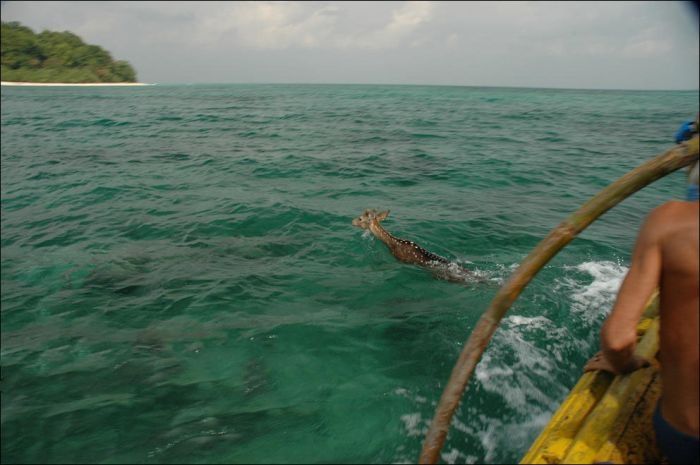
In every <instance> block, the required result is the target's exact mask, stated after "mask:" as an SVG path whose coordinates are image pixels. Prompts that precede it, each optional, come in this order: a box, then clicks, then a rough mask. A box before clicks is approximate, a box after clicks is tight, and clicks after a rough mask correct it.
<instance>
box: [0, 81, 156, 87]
mask: <svg viewBox="0 0 700 465" xmlns="http://www.w3.org/2000/svg"><path fill="white" fill-rule="evenodd" d="M0 85H3V86H71V87H113V86H152V85H153V84H146V83H145V82H86V83H77V82H76V83H70V82H13V81H0Z"/></svg>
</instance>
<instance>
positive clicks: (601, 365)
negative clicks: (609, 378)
mask: <svg viewBox="0 0 700 465" xmlns="http://www.w3.org/2000/svg"><path fill="white" fill-rule="evenodd" d="M648 366H651V362H650V361H649V360H647V359H645V358H643V357H639V356H637V355H633V356H632V358H631V359H630V360H629V362H628V363H627V365H626V366H625V369H624V370H623V371H618V370H616V369H615V367H613V366H612V364H611V363H610V362H609V361H608V359H607V358H605V354H603V352H602V351H600V352H598V353H597V354H595V355H594V356H593V358H591V359H590V360H589V361H588V362H586V365H585V366H584V367H583V371H584V372H586V371H594V370H602V371H607V372H608V373H612V374H614V375H624V374H627V373H631V372H633V371H635V370H639V369H640V368H646V367H648Z"/></svg>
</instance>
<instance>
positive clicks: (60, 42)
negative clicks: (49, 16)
mask: <svg viewBox="0 0 700 465" xmlns="http://www.w3.org/2000/svg"><path fill="white" fill-rule="evenodd" d="M1 42H2V46H1V48H2V69H1V71H2V80H3V81H24V82H72V83H79V82H135V81H136V72H135V71H134V69H133V68H132V67H131V65H130V64H129V63H127V62H126V61H114V60H113V59H112V56H111V55H110V54H109V52H107V51H105V50H104V49H102V48H101V47H99V46H97V45H88V44H86V43H84V42H83V41H82V39H81V38H80V37H78V36H77V35H75V34H73V33H71V32H67V31H66V32H52V31H44V32H42V33H40V34H35V33H34V32H33V31H32V30H31V29H29V28H28V27H25V26H22V25H21V24H20V23H18V22H9V23H6V22H3V23H2V40H1Z"/></svg>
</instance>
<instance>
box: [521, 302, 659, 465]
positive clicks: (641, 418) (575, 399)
mask: <svg viewBox="0 0 700 465" xmlns="http://www.w3.org/2000/svg"><path fill="white" fill-rule="evenodd" d="M637 336H638V344H637V348H636V352H635V353H636V354H637V355H639V356H642V357H644V358H646V359H648V360H653V362H652V366H650V367H647V368H643V369H640V370H637V371H634V372H632V373H630V374H627V375H617V376H613V375H612V374H611V373H607V372H603V371H592V372H588V373H584V374H583V375H582V376H581V377H580V379H579V381H578V382H577V383H576V385H575V386H574V387H573V388H572V389H571V391H570V393H569V395H568V396H567V397H566V398H565V399H564V401H563V402H562V403H561V405H560V407H559V409H558V410H557V411H556V412H555V413H554V414H553V416H552V418H551V419H550V421H549V423H548V424H547V425H546V426H545V428H544V429H543V430H542V432H541V433H540V435H539V436H538V437H537V439H535V441H534V442H533V443H532V445H531V447H530V449H529V450H528V451H527V452H526V453H525V455H524V456H523V458H522V460H521V462H520V463H523V464H531V463H546V464H557V463H581V464H589V463H638V464H646V463H664V462H666V461H665V459H664V458H663V456H662V454H661V452H660V451H659V450H658V448H657V446H656V440H655V435H654V428H653V426H652V416H653V413H654V409H655V407H656V402H657V400H658V399H659V395H660V394H661V377H660V373H659V369H658V367H659V365H658V361H656V355H657V354H658V351H659V304H658V292H657V293H655V295H654V296H652V298H651V299H650V301H649V302H648V304H647V306H646V308H645V311H644V314H643V316H642V318H641V320H640V322H639V324H638V326H637Z"/></svg>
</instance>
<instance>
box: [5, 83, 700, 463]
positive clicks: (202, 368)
mask: <svg viewBox="0 0 700 465" xmlns="http://www.w3.org/2000/svg"><path fill="white" fill-rule="evenodd" d="M1 104H2V138H1V140H2V151H1V153H2V158H1V173H2V174H1V181H2V182H1V204H0V205H1V213H2V221H1V246H2V250H1V251H2V273H1V285H2V300H1V309H2V312H1V323H2V333H1V335H2V343H1V370H2V371H1V381H0V388H1V391H2V400H1V402H2V418H1V425H0V426H1V431H2V433H1V434H2V445H1V452H2V462H3V463H164V464H165V463H168V464H170V463H415V462H416V461H417V459H418V456H419V453H420V450H421V446H422V442H423V439H424V436H425V433H426V432H427V429H428V426H429V424H430V421H431V418H432V416H433V414H434V412H435V408H436V405H437V401H438V399H439V397H440V395H441V393H442V390H443V388H444V387H445V385H446V382H447V380H448V378H449V375H450V372H451V370H452V367H453V366H454V363H455V362H456V360H457V357H458V355H459V353H460V352H461V350H462V347H463V345H464V343H465V341H466V339H467V338H468V336H469V334H470V332H471V330H472V329H473V327H474V325H475V323H476V322H477V320H478V318H479V316H480V315H481V314H482V312H483V311H484V310H485V309H486V308H487V307H488V305H489V303H490V302H491V300H492V298H493V297H494V295H495V294H496V293H497V292H498V289H499V287H500V286H501V285H502V284H503V283H504V281H505V280H506V279H507V278H508V276H509V275H510V274H511V273H512V272H513V271H514V270H515V268H516V267H517V266H518V264H519V263H520V262H521V261H522V260H523V258H525V257H526V256H527V255H528V253H529V252H530V251H531V250H532V249H533V248H534V247H535V246H536V245H537V244H538V243H539V241H540V240H542V238H544V237H545V236H546V234H547V233H548V232H549V231H550V230H551V229H552V228H554V227H555V226H556V225H557V224H559V223H560V222H561V221H562V220H563V219H565V218H566V217H567V216H568V215H569V214H571V213H573V212H574V211H575V210H576V209H578V208H579V207H580V206H581V205H582V204H583V203H584V202H586V201H587V200H588V199H590V198H591V197H592V196H594V195H595V194H596V193H597V192H599V191H600V190H601V189H603V188H605V187H606V186H607V185H609V184H610V183H612V182H614V181H615V180H617V179H618V178H619V177H621V176H622V175H624V174H625V173H627V172H628V171H630V170H632V169H634V168H635V167H637V166H639V165H640V164H642V163H644V162H645V161H647V160H649V159H651V158H653V157H655V156H656V155H658V154H660V153H662V152H664V151H665V150H667V149H669V148H671V147H672V146H673V145H674V141H673V136H674V133H675V132H676V130H677V128H678V127H679V126H680V124H681V123H682V122H683V121H685V120H688V119H693V118H694V117H695V115H696V114H697V113H698V92H697V91H615V90H564V89H526V88H489V87H458V86H450V87H441V86H408V85H406V86H399V85H301V84H295V85H291V84H290V85H277V84H274V85H273V84H267V85H263V84H260V85H252V84H251V85H153V86H144V87H123V88H122V87H100V88H98V87H85V88H80V87H3V88H2V98H1ZM685 181H686V179H685V174H684V173H683V172H682V171H677V172H675V173H672V174H670V175H668V176H667V177H665V178H663V179H661V180H659V181H657V182H656V183H654V184H652V185H650V186H648V187H647V188H645V189H643V190H641V191H639V192H638V193H636V194H634V195H633V196H631V197H629V198H628V199H626V200H624V201H623V202H622V203H620V204H619V205H618V206H617V207H615V208H614V209H612V210H611V211H609V212H608V213H606V214H605V215H603V216H602V217H601V218H600V219H599V220H598V221H597V222H595V223H593V224H592V225H591V226H590V227H588V229H586V230H585V231H583V232H582V233H581V234H580V235H579V236H578V237H577V238H576V239H575V240H574V241H573V242H572V243H570V244H569V246H567V247H566V248H565V249H564V250H562V251H561V252H560V253H559V254H558V255H557V256H556V257H554V258H553V259H552V260H551V261H550V262H549V263H548V264H547V265H546V266H545V268H544V269H543V270H542V271H541V272H540V273H539V274H538V275H537V276H536V277H535V279H534V280H533V281H532V283H531V284H530V285H529V286H528V287H527V288H526V289H525V291H524V292H523V293H522V294H521V296H520V297H519V298H518V300H516V302H515V303H514V305H513V306H512V308H511V309H510V310H509V312H508V313H507V314H506V317H505V318H504V320H503V321H502V322H501V324H500V327H499V329H498V330H497V332H496V333H495V336H494V338H493V340H492V341H491V343H490V345H489V346H488V348H487V350H486V352H485V354H484V356H483V358H482V359H481V362H480V363H479V365H478V366H477V368H476V371H475V373H474V376H473V378H472V380H471V381H470V383H469V385H468V387H467V389H466V391H465V393H464V397H463V398H462V403H461V405H460V407H459V409H458V410H457V412H456V414H455V417H454V421H453V423H452V426H451V428H450V432H449V435H448V438H447V441H446V443H445V446H444V448H443V450H442V455H441V460H442V461H443V462H445V463H515V462H517V461H518V460H519V459H520V458H521V457H522V455H523V454H524V453H525V452H526V451H527V449H528V447H529V445H530V444H531V443H532V441H533V440H534V439H535V438H536V437H537V435H538V434H539V432H540V431H541V429H542V428H543V426H544V425H545V424H546V423H547V421H548V420H549V418H550V417H551V415H552V414H553V412H554V411H555V410H556V409H557V407H558V405H559V403H560V402H561V401H562V400H563V399H564V398H565V396H566V395H567V393H568V391H569V389H570V388H571V387H572V386H573V385H574V384H575V383H576V381H577V380H578V378H579V376H580V375H581V373H582V366H583V365H584V363H585V362H586V360H587V359H588V358H589V357H591V356H592V355H593V354H594V353H595V352H597V350H598V344H599V342H598V341H599V338H598V335H599V329H600V326H601V324H602V322H603V321H604V319H605V316H606V314H607V313H608V312H609V310H610V308H611V306H612V304H613V303H614V299H615V295H616V292H617V290H618V288H619V286H620V283H621V282H622V280H623V278H624V276H625V273H626V271H627V270H628V267H629V263H630V255H631V250H632V247H633V245H634V241H635V236H636V232H637V230H638V228H639V226H640V225H641V224H642V222H643V221H644V218H645V217H646V215H647V214H648V213H649V212H650V210H652V209H653V208H654V207H656V206H658V205H660V204H662V203H663V202H665V201H667V200H671V199H682V198H683V197H684V194H685ZM368 208H370V209H377V210H378V211H384V210H389V211H390V214H389V216H388V218H387V219H386V220H384V222H383V223H382V224H383V226H384V227H385V228H386V229H387V230H388V231H389V232H390V233H392V234H393V235H394V236H396V237H399V238H402V239H407V240H411V241H414V242H416V243H418V244H419V245H420V246H422V247H423V248H425V249H427V250H430V251H431V252H433V253H435V254H438V255H440V256H443V257H445V258H447V259H448V260H450V261H451V262H453V263H456V264H458V265H461V266H463V267H464V268H467V269H468V270H470V271H472V272H473V274H474V275H475V277H477V278H479V279H468V278H467V279H465V280H464V282H451V281H445V280H441V279H436V277H435V276H434V275H433V274H431V273H430V272H428V271H426V270H425V269H423V268H420V267H417V266H414V265H407V264H404V263H401V262H399V261H397V260H396V259H395V258H394V257H393V256H392V255H391V253H390V252H389V250H388V248H387V247H386V246H385V245H384V244H383V243H382V242H380V241H379V240H378V239H376V238H374V237H373V236H372V235H371V234H370V233H368V232H367V231H363V230H361V229H358V228H356V227H353V226H352V224H351V221H352V220H353V218H355V217H357V216H359V215H360V214H361V213H362V212H363V211H364V210H365V209H368Z"/></svg>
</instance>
